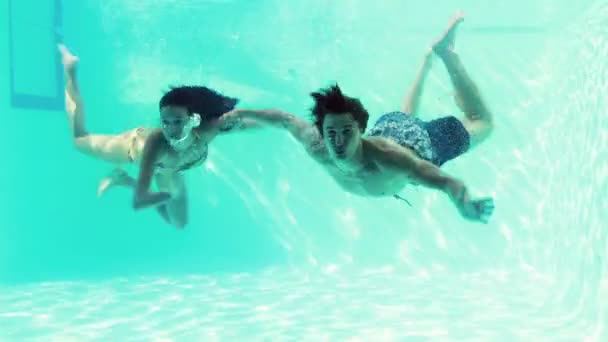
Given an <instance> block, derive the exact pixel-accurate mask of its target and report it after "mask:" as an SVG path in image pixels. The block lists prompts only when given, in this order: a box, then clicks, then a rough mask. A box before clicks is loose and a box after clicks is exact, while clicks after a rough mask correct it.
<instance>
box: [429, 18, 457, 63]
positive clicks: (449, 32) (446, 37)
mask: <svg viewBox="0 0 608 342" xmlns="http://www.w3.org/2000/svg"><path fill="white" fill-rule="evenodd" d="M463 21H464V12H462V11H458V12H456V13H454V15H453V16H452V19H451V20H450V23H449V24H448V28H447V29H446V30H445V31H444V32H443V34H442V35H441V37H439V39H437V40H436V41H435V43H434V44H433V52H435V53H436V54H437V55H438V56H440V57H441V56H443V55H445V54H446V53H449V52H453V51H454V40H455V39H456V29H457V28H458V26H459V25H460V24H461V23H462V22H463Z"/></svg>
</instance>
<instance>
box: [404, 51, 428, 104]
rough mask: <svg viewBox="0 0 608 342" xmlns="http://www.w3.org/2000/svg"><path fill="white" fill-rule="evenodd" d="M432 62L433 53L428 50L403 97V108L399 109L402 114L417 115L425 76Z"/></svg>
mask: <svg viewBox="0 0 608 342" xmlns="http://www.w3.org/2000/svg"><path fill="white" fill-rule="evenodd" d="M432 61H433V51H431V50H429V51H428V52H427V53H426V54H425V55H424V60H423V61H422V64H421V65H420V67H419V68H418V72H417V73H416V79H415V80H414V83H413V84H412V86H411V87H410V89H409V91H408V93H407V95H406V97H405V101H404V103H403V108H402V109H401V110H402V111H403V112H404V113H406V114H411V115H416V114H418V108H419V107H420V99H421V98H422V91H423V89H424V82H425V81H426V76H427V74H428V73H429V71H430V70H431V65H432Z"/></svg>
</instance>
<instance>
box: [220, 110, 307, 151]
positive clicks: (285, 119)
mask: <svg viewBox="0 0 608 342" xmlns="http://www.w3.org/2000/svg"><path fill="white" fill-rule="evenodd" d="M224 116H225V117H226V120H227V121H237V122H238V121H240V120H242V121H243V122H246V121H249V122H250V123H249V124H250V125H251V121H254V122H257V123H260V124H264V125H268V126H273V127H278V128H283V129H286V130H287V131H289V133H291V135H293V137H294V138H296V139H297V140H298V141H300V142H301V143H304V144H309V143H311V141H310V140H311V134H309V133H310V130H311V129H313V128H314V126H313V125H312V124H311V123H309V122H307V121H306V120H303V119H302V118H300V117H298V116H296V115H293V114H290V113H287V112H283V111H280V110H273V109H268V110H249V109H235V110H233V111H231V112H230V113H226V114H224Z"/></svg>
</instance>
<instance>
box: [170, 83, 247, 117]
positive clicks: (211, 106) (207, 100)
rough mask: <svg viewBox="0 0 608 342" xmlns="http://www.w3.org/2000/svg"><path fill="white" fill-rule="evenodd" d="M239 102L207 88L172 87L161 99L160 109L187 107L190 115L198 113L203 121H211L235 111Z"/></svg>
mask: <svg viewBox="0 0 608 342" xmlns="http://www.w3.org/2000/svg"><path fill="white" fill-rule="evenodd" d="M238 102H239V99H237V98H233V97H228V96H225V95H222V94H220V93H219V92H217V91H215V90H213V89H210V88H207V87H201V86H180V87H171V90H169V91H168V92H166V93H165V94H164V95H163V97H162V98H161V99H160V101H159V103H158V107H159V109H162V108H163V107H166V106H179V107H186V108H188V112H190V114H193V113H198V114H200V115H201V117H202V119H203V120H205V119H206V120H209V119H213V118H219V117H220V116H222V114H224V113H226V112H229V111H231V110H233V109H234V107H235V106H236V104H237V103H238Z"/></svg>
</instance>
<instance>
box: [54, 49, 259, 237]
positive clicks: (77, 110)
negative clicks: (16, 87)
mask: <svg viewBox="0 0 608 342" xmlns="http://www.w3.org/2000/svg"><path fill="white" fill-rule="evenodd" d="M59 52H60V53H61V57H62V58H61V60H62V64H63V68H64V73H65V80H66V84H65V93H66V111H67V114H68V119H69V124H70V128H71V131H72V139H73V141H74V145H75V147H76V149H77V150H79V151H80V152H83V153H85V154H87V155H90V156H93V157H95V158H97V159H101V160H105V161H108V162H111V163H113V164H117V165H120V164H129V163H133V164H138V165H139V175H138V176H137V178H133V177H131V176H129V175H128V174H127V173H126V172H125V171H124V170H122V169H121V168H116V169H115V170H114V171H113V172H112V174H111V175H110V176H108V177H107V178H104V179H103V180H102V181H101V182H100V184H99V188H98V194H99V195H101V194H103V193H104V192H105V191H106V190H107V189H109V188H110V187H112V186H126V187H131V188H133V189H134V194H133V207H134V208H135V209H136V210H140V209H144V208H149V207H155V208H156V209H157V211H158V212H159V213H160V215H161V216H162V217H163V218H164V219H165V221H167V222H168V223H170V224H171V225H173V226H175V227H177V228H183V227H185V226H186V224H187V223H188V196H187V189H186V184H185V181H184V175H183V171H186V170H189V169H191V168H194V167H197V166H200V165H201V164H202V163H203V162H204V161H205V160H206V159H207V153H208V146H209V143H210V142H211V141H212V140H213V138H215V136H216V135H218V134H219V133H224V132H233V131H237V130H241V129H245V128H247V127H252V126H255V124H253V123H251V124H249V123H247V122H228V121H224V120H223V119H222V114H224V113H225V112H228V111H230V110H232V109H234V107H235V106H236V104H237V103H238V99H236V98H231V97H227V96H224V95H221V94H219V93H218V92H216V91H214V90H212V89H209V88H207V87H201V86H182V87H175V88H172V89H171V90H169V91H168V92H167V93H165V94H164V95H163V96H162V98H161V99H160V102H159V112H160V122H161V125H160V126H161V128H148V127H139V128H135V129H132V130H129V131H126V132H124V133H121V134H117V135H101V134H92V133H89V132H88V131H87V129H86V125H85V110H84V102H83V100H82V97H81V94H80V90H79V87H78V82H77V77H76V69H77V65H78V62H79V59H78V57H76V56H74V55H73V54H72V53H71V52H70V51H69V50H68V48H67V47H66V46H65V45H59ZM153 179H154V181H155V183H156V187H157V189H158V191H157V192H154V191H152V190H151V183H152V180H153Z"/></svg>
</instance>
